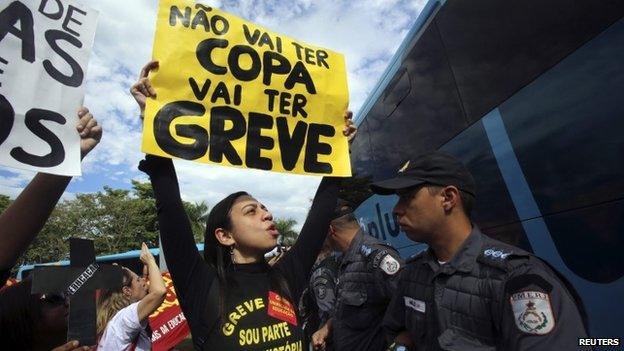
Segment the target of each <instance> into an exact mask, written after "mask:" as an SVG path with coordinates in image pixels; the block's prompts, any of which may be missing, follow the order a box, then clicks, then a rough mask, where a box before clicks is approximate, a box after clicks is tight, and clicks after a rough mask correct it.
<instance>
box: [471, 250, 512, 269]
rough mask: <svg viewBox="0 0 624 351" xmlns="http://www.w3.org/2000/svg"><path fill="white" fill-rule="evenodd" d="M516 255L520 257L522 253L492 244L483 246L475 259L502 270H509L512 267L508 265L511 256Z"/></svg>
mask: <svg viewBox="0 0 624 351" xmlns="http://www.w3.org/2000/svg"><path fill="white" fill-rule="evenodd" d="M517 256H520V257H521V256H523V255H522V254H520V255H517V254H516V253H515V252H513V251H511V250H509V249H502V248H498V247H495V246H492V247H486V248H484V249H483V251H481V253H480V254H479V256H478V257H477V261H478V262H479V263H482V264H485V265H488V266H490V267H494V268H498V269H501V270H503V271H509V270H510V269H511V268H512V267H511V266H512V265H510V262H511V261H513V260H512V258H515V257H517Z"/></svg>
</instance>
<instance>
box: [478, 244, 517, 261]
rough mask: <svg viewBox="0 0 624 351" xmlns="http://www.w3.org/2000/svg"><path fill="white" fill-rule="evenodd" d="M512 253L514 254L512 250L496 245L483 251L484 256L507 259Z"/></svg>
mask: <svg viewBox="0 0 624 351" xmlns="http://www.w3.org/2000/svg"><path fill="white" fill-rule="evenodd" d="M511 254H513V252H512V251H503V250H501V249H498V248H496V247H491V248H488V249H485V250H484V251H483V256H485V257H487V258H490V259H493V260H506V259H507V257H508V256H509V255H511Z"/></svg>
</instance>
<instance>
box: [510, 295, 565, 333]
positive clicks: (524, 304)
mask: <svg viewBox="0 0 624 351" xmlns="http://www.w3.org/2000/svg"><path fill="white" fill-rule="evenodd" d="M509 301H510V302H511V308H512V310H513V314H514V320H515V322H516V326H517V327H518V329H520V331H521V332H523V333H527V334H535V335H544V334H548V333H549V332H550V331H551V330H552V329H553V328H554V327H555V318H554V316H553V313H552V306H551V304H550V296H549V295H548V294H546V293H543V292H539V291H521V292H517V293H515V294H512V295H511V297H510V298H509Z"/></svg>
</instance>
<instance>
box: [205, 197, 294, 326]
mask: <svg viewBox="0 0 624 351" xmlns="http://www.w3.org/2000/svg"><path fill="white" fill-rule="evenodd" d="M241 196H250V197H251V195H249V193H247V192H245V191H238V192H235V193H233V194H230V195H228V196H226V197H225V198H224V199H223V200H221V201H219V203H217V204H216V205H215V206H214V207H213V208H212V210H211V211H210V214H209V215H208V220H207V221H206V233H205V234H204V260H205V261H206V262H207V263H209V264H211V265H212V266H214V267H215V270H216V271H217V278H218V281H219V311H220V313H219V315H220V316H221V321H222V322H223V321H225V320H226V313H227V311H226V306H225V297H226V296H228V291H229V288H230V287H231V286H232V284H233V281H232V280H231V279H228V275H227V269H228V267H229V266H230V265H231V264H232V258H231V254H230V250H231V249H230V247H228V246H225V245H222V244H221V243H220V242H219V241H218V240H217V238H216V237H215V231H216V230H217V229H218V228H222V229H225V230H227V231H231V230H232V217H231V211H232V206H233V205H234V202H236V199H238V198H239V197H241ZM269 280H270V281H269V286H270V287H271V289H273V290H275V291H276V292H277V293H279V294H280V295H281V296H283V297H286V298H288V300H289V301H290V302H291V303H292V304H293V306H295V305H296V302H294V301H293V300H292V294H291V293H290V289H289V287H288V283H287V282H286V279H285V278H284V276H283V275H282V273H281V272H280V270H279V269H272V268H271V269H270V270H269Z"/></svg>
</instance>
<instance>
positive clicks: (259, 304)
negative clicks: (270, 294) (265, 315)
mask: <svg viewBox="0 0 624 351" xmlns="http://www.w3.org/2000/svg"><path fill="white" fill-rule="evenodd" d="M254 304H255V305H256V308H257V309H261V308H264V301H263V300H262V298H260V297H259V298H257V299H254Z"/></svg>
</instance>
